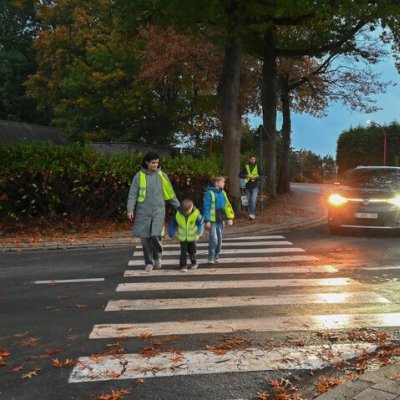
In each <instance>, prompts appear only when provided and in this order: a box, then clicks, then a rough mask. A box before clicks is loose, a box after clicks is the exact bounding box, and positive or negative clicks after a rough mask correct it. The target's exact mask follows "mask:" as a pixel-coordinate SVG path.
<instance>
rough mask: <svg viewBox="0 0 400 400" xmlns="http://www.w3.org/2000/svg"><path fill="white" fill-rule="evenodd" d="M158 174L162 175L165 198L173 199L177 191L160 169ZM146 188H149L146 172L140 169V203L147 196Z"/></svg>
mask: <svg viewBox="0 0 400 400" xmlns="http://www.w3.org/2000/svg"><path fill="white" fill-rule="evenodd" d="M158 175H160V177H161V182H162V190H163V196H164V200H171V199H173V198H174V197H175V192H174V189H173V188H172V185H171V184H170V183H169V181H168V179H167V178H166V177H165V176H164V174H163V173H162V172H161V171H158ZM146 189H147V180H146V174H145V173H144V172H143V171H140V173H139V196H138V202H139V203H143V202H144V199H145V198H146Z"/></svg>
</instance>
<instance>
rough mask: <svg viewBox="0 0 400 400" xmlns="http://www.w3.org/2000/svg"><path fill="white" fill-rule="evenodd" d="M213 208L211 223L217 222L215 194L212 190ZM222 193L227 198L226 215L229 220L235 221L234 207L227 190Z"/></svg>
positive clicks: (211, 209) (211, 210)
mask: <svg viewBox="0 0 400 400" xmlns="http://www.w3.org/2000/svg"><path fill="white" fill-rule="evenodd" d="M210 193H211V208H210V222H215V221H216V217H215V193H214V192H213V191H212V190H211V191H210ZM222 193H223V195H224V197H225V208H224V210H225V215H226V218H227V219H233V218H235V213H234V212H233V208H232V205H231V203H230V201H229V199H228V196H227V195H226V192H225V190H222Z"/></svg>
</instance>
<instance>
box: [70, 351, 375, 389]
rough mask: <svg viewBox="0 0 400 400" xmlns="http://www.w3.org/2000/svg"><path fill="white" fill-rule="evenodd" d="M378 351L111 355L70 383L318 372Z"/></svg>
mask: <svg viewBox="0 0 400 400" xmlns="http://www.w3.org/2000/svg"><path fill="white" fill-rule="evenodd" d="M377 348H378V346H377V345H376V344H372V343H350V344H348V343H346V344H344V343H341V344H331V345H318V346H316V345H311V346H303V347H296V348H293V347H292V348H291V347H282V348H275V349H267V350H265V349H258V348H247V349H244V350H228V351H226V352H224V353H223V354H216V352H213V351H211V350H199V351H179V352H162V353H159V354H157V355H154V356H149V357H145V356H143V355H142V354H125V355H118V356H109V355H107V356H99V357H96V358H95V359H93V358H90V357H80V358H79V359H78V362H77V364H76V366H75V367H74V369H73V371H72V373H71V375H70V377H69V383H78V382H94V381H106V380H110V379H138V378H157V377H166V376H178V375H197V374H218V373H226V372H231V373H233V372H251V371H278V370H279V371H280V370H289V369H291V370H300V369H310V370H316V369H320V368H324V367H327V366H329V365H332V364H335V363H338V362H340V361H343V360H348V359H352V358H355V357H357V356H358V355H361V354H363V353H365V352H367V353H372V352H374V351H375V350H376V349H377ZM111 376H112V378H111Z"/></svg>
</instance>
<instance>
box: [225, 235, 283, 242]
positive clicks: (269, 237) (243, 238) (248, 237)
mask: <svg viewBox="0 0 400 400" xmlns="http://www.w3.org/2000/svg"><path fill="white" fill-rule="evenodd" d="M264 239H285V236H282V235H264V236H236V237H227V238H224V242H226V241H235V240H236V241H237V240H244V241H246V242H247V241H248V240H264Z"/></svg>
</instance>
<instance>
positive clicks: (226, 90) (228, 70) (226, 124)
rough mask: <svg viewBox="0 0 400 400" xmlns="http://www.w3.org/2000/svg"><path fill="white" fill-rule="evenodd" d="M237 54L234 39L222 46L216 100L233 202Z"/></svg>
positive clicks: (237, 194) (237, 157) (237, 160)
mask: <svg viewBox="0 0 400 400" xmlns="http://www.w3.org/2000/svg"><path fill="white" fill-rule="evenodd" d="M241 51H242V49H241V44H240V42H239V40H238V39H231V41H230V42H229V43H228V44H227V45H226V47H225V58H224V67H223V71H222V79H221V99H220V108H221V122H222V131H223V135H224V149H223V157H224V169H225V171H226V172H227V174H228V176H229V182H230V185H229V193H230V196H231V197H232V198H234V199H239V197H240V188H239V172H240V139H241V131H240V121H241V115H240V111H239V87H240V58H241ZM235 208H236V207H235Z"/></svg>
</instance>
